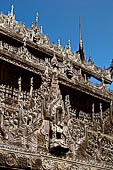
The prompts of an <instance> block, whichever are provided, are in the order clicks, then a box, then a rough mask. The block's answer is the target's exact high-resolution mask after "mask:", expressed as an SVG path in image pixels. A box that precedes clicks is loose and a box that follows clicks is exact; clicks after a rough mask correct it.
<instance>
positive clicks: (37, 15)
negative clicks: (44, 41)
mask: <svg viewBox="0 0 113 170" xmlns="http://www.w3.org/2000/svg"><path fill="white" fill-rule="evenodd" d="M38 17H39V14H38V12H37V13H36V21H35V26H37V25H38Z"/></svg>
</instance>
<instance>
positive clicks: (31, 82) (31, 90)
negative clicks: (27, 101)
mask: <svg viewBox="0 0 113 170" xmlns="http://www.w3.org/2000/svg"><path fill="white" fill-rule="evenodd" d="M32 93H33V77H32V78H31V80H30V96H31V97H32Z"/></svg>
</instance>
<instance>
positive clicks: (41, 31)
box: [40, 25, 43, 34]
mask: <svg viewBox="0 0 113 170" xmlns="http://www.w3.org/2000/svg"><path fill="white" fill-rule="evenodd" d="M40 33H41V34H43V29H42V25H41V27H40Z"/></svg>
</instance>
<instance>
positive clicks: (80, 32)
mask: <svg viewBox="0 0 113 170" xmlns="http://www.w3.org/2000/svg"><path fill="white" fill-rule="evenodd" d="M79 34H80V40H81V39H82V34H81V16H80V18H79Z"/></svg>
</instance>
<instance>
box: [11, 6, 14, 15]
mask: <svg viewBox="0 0 113 170" xmlns="http://www.w3.org/2000/svg"><path fill="white" fill-rule="evenodd" d="M13 9H14V5H12V6H11V16H12V17H13Z"/></svg>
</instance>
